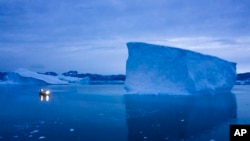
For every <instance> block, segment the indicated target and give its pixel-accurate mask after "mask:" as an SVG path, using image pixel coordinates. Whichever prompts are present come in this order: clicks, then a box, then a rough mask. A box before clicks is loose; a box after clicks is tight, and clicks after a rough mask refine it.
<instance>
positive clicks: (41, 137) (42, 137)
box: [38, 136, 46, 140]
mask: <svg viewBox="0 0 250 141" xmlns="http://www.w3.org/2000/svg"><path fill="white" fill-rule="evenodd" d="M45 138H46V137H44V136H40V137H39V138H38V139H39V140H42V139H45Z"/></svg>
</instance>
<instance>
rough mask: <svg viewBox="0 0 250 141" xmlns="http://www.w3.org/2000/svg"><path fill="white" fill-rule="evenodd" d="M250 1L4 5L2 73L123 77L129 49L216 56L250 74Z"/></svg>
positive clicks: (0, 13) (66, 0)
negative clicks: (143, 46) (135, 44)
mask: <svg viewBox="0 0 250 141" xmlns="http://www.w3.org/2000/svg"><path fill="white" fill-rule="evenodd" d="M249 7H250V1H249V0H207V1H205V0H147V1H145V0H0V71H13V70H15V69H18V68H28V69H30V70H33V71H40V72H45V71H55V72H59V73H60V72H66V71H68V70H78V71H79V72H81V73H87V72H90V73H101V74H118V73H122V74H125V64H126V59H127V56H128V54H127V48H126V42H129V41H140V42H147V43H154V44H161V45H168V46H175V47H179V48H184V49H191V50H194V51H198V52H201V53H206V54H210V55H216V56H218V57H221V58H224V59H227V60H229V61H232V62H236V63H237V71H238V72H246V71H250V61H249V60H250V46H249V45H250V16H249V15H250V8H249Z"/></svg>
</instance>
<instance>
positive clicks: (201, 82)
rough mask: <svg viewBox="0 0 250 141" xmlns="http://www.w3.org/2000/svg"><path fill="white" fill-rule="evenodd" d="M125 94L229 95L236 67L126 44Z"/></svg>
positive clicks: (196, 55)
mask: <svg viewBox="0 0 250 141" xmlns="http://www.w3.org/2000/svg"><path fill="white" fill-rule="evenodd" d="M127 47H128V59H127V62H126V81H125V89H126V91H127V93H128V94H181V95H189V94H197V93H210V94H211V93H215V92H218V91H230V90H231V89H232V87H233V86H234V84H235V80H236V63H233V62H228V61H226V60H223V59H220V58H218V57H214V56H210V55H204V54H201V53H197V52H193V51H189V50H185V49H179V48H175V47H168V46H161V45H153V44H147V43H141V42H129V43H127Z"/></svg>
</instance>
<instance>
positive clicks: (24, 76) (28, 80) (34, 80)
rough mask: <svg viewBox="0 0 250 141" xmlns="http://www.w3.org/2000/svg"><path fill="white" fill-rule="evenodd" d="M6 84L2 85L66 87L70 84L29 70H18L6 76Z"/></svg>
mask: <svg viewBox="0 0 250 141" xmlns="http://www.w3.org/2000/svg"><path fill="white" fill-rule="evenodd" d="M5 79H6V80H5V82H2V83H1V84H53V85H59V84H60V85H64V84H68V82H65V81H62V80H60V79H58V78H57V77H56V76H49V75H45V74H39V73H37V72H33V71H30V70H27V69H18V70H16V71H14V72H10V73H8V74H7V75H6V76H5Z"/></svg>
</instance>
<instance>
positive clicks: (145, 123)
mask: <svg viewBox="0 0 250 141" xmlns="http://www.w3.org/2000/svg"><path fill="white" fill-rule="evenodd" d="M40 88H48V89H50V90H51V96H50V97H49V99H48V101H46V99H44V100H43V101H41V99H40V97H39V94H38V92H39V89H40ZM249 92H250V86H235V87H234V89H233V90H232V93H223V94H218V95H213V96H211V95H200V96H198V95H197V96H174V95H124V93H125V91H124V90H123V86H122V85H90V86H45V87H44V86H11V85H2V86H0V140H6V141H11V140H13V141H15V140H22V141H31V140H44V141H69V140H71V141H74V140H79V141H164V140H169V141H200V140H204V141H228V140H229V125H230V124H232V123H237V124H245V123H248V124H249V123H250V110H249V109H250V95H249Z"/></svg>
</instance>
